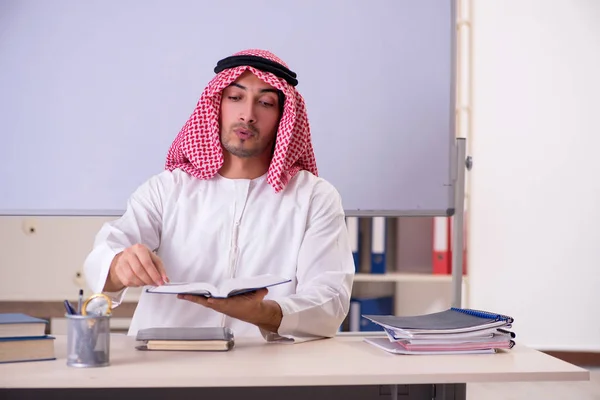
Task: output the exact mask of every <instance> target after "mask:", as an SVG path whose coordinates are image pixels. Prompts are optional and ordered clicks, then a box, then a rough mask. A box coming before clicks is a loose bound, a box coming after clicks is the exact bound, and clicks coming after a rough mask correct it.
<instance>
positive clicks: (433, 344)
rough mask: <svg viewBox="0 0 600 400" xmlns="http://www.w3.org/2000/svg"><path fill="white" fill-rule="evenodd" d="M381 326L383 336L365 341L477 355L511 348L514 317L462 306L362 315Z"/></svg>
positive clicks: (393, 348) (407, 350)
mask: <svg viewBox="0 0 600 400" xmlns="http://www.w3.org/2000/svg"><path fill="white" fill-rule="evenodd" d="M363 317H364V318H367V319H369V320H370V321H372V322H374V323H376V324H378V325H379V326H381V327H382V328H383V330H384V331H385V333H386V335H387V337H383V338H366V339H365V341H366V342H368V343H370V344H372V345H374V346H377V347H379V348H381V349H383V350H385V351H388V352H390V353H397V354H480V353H484V354H486V353H496V352H497V351H498V350H500V349H511V348H512V347H513V346H514V345H515V342H514V340H513V339H514V338H515V336H516V335H515V333H514V332H512V331H511V330H510V329H511V328H512V323H513V322H514V319H513V318H512V317H509V316H507V315H502V314H496V313H491V312H488V311H479V310H472V309H464V308H455V307H452V308H450V309H448V310H445V311H441V312H437V313H431V314H424V315H414V316H407V317H397V316H393V315H363Z"/></svg>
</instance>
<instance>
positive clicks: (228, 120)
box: [220, 71, 280, 158]
mask: <svg viewBox="0 0 600 400" xmlns="http://www.w3.org/2000/svg"><path fill="white" fill-rule="evenodd" d="M279 117H280V116H279V99H278V96H277V90H276V89H275V88H274V87H273V86H271V85H269V84H267V83H265V82H263V81H262V80H260V79H259V78H258V77H257V76H256V75H254V74H252V73H250V71H246V72H244V73H243V74H242V75H240V77H239V78H238V79H237V80H236V81H235V82H234V83H232V84H231V85H230V86H228V87H227V88H225V90H224V91H223V96H222V99H221V116H220V123H221V143H222V144H223V147H224V148H225V149H226V150H227V151H229V152H230V153H231V154H233V155H235V156H237V157H241V158H249V157H258V156H262V155H265V153H269V155H270V153H271V151H272V149H273V144H274V141H275V134H276V133H277V127H278V125H279Z"/></svg>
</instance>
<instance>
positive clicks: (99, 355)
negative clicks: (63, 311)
mask: <svg viewBox="0 0 600 400" xmlns="http://www.w3.org/2000/svg"><path fill="white" fill-rule="evenodd" d="M65 317H66V318H67V323H68V327H67V365H68V366H70V367H83V368H87V367H106V366H108V365H109V364H110V316H106V315H69V314H67V315H65Z"/></svg>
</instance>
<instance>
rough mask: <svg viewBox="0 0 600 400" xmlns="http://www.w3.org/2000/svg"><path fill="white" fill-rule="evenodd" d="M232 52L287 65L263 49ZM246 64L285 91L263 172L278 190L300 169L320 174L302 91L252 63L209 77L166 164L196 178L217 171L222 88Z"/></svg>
mask: <svg viewBox="0 0 600 400" xmlns="http://www.w3.org/2000/svg"><path fill="white" fill-rule="evenodd" d="M234 55H252V56H258V57H263V58H266V59H269V60H271V61H274V62H277V63H279V64H281V65H283V66H285V67H286V68H288V67H287V65H286V64H285V63H284V62H283V61H281V60H280V59H279V58H278V57H276V56H275V55H274V54H272V53H271V52H269V51H265V50H257V49H250V50H244V51H241V52H238V53H236V54H234ZM246 70H250V71H251V72H252V73H253V74H255V75H256V76H257V77H258V78H260V79H261V80H263V81H264V82H266V83H268V84H270V85H272V86H273V87H275V88H277V89H279V90H281V91H282V92H283V93H284V94H285V102H284V106H283V115H282V117H281V120H280V122H279V128H278V131H277V138H276V143H275V151H274V153H273V158H272V160H271V164H270V166H269V170H268V173H267V181H268V183H269V184H270V185H271V186H272V187H273V188H274V189H275V192H276V193H278V192H280V191H281V190H283V189H284V187H285V185H286V184H287V183H288V182H289V180H290V179H291V178H292V177H293V176H294V175H295V174H296V173H298V171H300V170H308V171H310V172H311V173H313V174H314V175H318V171H317V165H316V161H315V156H314V152H313V146H312V142H311V136H310V126H309V123H308V117H307V114H306V107H305V104H304V99H303V97H302V96H301V95H300V93H299V92H298V91H297V89H296V88H295V87H294V86H291V85H290V84H289V83H288V82H286V81H285V80H284V79H283V78H279V77H277V76H275V75H274V74H272V73H270V72H264V71H262V70H259V69H256V68H254V67H251V66H239V67H234V68H230V69H225V70H223V71H221V72H220V73H218V74H217V75H216V76H215V77H214V78H213V79H212V80H211V81H210V82H209V83H208V86H207V87H206V89H205V90H204V91H203V93H202V95H201V96H200V99H199V100H198V103H197V105H196V108H195V109H194V111H193V113H192V115H191V116H190V118H189V119H188V121H187V122H186V123H185V125H184V126H183V128H182V129H181V131H180V132H179V134H178V135H177V137H176V138H175V140H174V141H173V144H172V145H171V147H170V149H169V151H168V153H167V161H166V163H165V168H166V169H167V170H170V171H172V170H174V169H176V168H180V169H181V170H183V171H185V172H187V173H188V174H190V175H192V176H194V177H196V178H198V179H209V178H211V177H213V176H214V175H215V174H216V173H217V172H218V171H219V169H220V168H221V166H222V165H223V150H222V147H221V141H220V127H219V110H220V105H221V95H222V93H223V89H225V88H226V87H227V86H229V84H231V83H232V82H233V81H234V80H235V79H237V77H238V76H240V75H241V74H242V73H243V72H244V71H246Z"/></svg>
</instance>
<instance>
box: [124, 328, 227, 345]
mask: <svg viewBox="0 0 600 400" xmlns="http://www.w3.org/2000/svg"><path fill="white" fill-rule="evenodd" d="M136 340H137V341H139V342H141V344H139V345H138V346H136V349H138V350H163V351H168V350H170V351H229V350H231V349H232V348H233V346H234V335H233V331H232V330H231V329H229V328H223V327H197V328H196V327H157V328H146V329H140V330H139V331H138V333H137V335H136Z"/></svg>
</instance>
